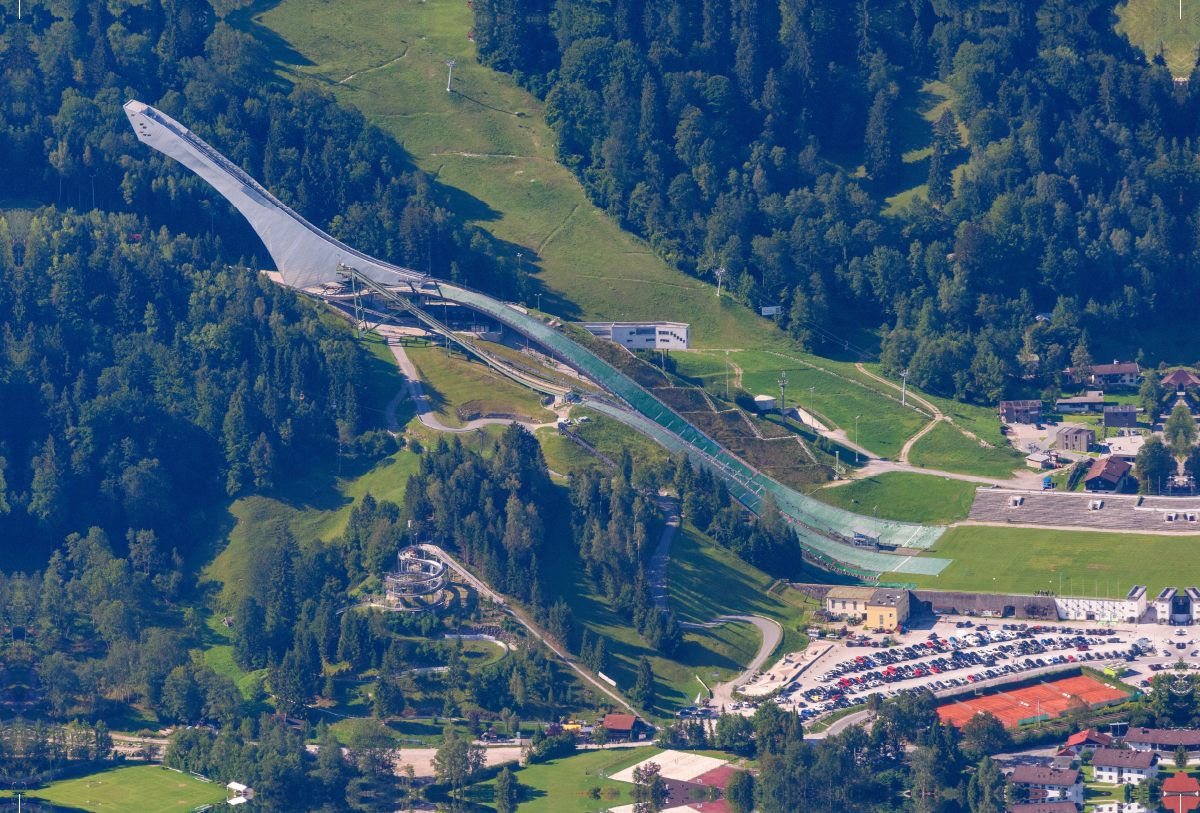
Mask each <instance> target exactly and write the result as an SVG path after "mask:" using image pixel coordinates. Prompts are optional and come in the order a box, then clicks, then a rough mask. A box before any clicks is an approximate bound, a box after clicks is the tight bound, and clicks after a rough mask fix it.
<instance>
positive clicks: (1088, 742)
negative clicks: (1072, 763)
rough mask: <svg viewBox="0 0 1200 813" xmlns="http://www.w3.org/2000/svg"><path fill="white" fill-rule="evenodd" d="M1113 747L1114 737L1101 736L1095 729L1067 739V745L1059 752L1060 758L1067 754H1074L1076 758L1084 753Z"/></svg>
mask: <svg viewBox="0 0 1200 813" xmlns="http://www.w3.org/2000/svg"><path fill="white" fill-rule="evenodd" d="M1111 745H1112V737H1110V736H1108V735H1107V734H1101V733H1100V732H1099V731H1097V730H1096V729H1094V728H1086V729H1084V730H1083V731H1080V732H1079V733H1078V734H1072V735H1071V736H1070V737H1068V738H1067V744H1066V745H1064V746H1063V747H1062V750H1061V751H1059V752H1058V755H1059V756H1062V755H1064V754H1066V753H1068V752H1069V753H1072V754H1074V755H1075V756H1079V754H1080V753H1081V752H1083V751H1090V750H1093V749H1096V748H1108V747H1110V746H1111Z"/></svg>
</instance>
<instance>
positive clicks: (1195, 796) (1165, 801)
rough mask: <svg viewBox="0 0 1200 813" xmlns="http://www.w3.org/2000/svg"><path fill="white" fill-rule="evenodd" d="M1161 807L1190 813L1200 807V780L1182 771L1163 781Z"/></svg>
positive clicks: (1178, 812) (1175, 812) (1176, 811)
mask: <svg viewBox="0 0 1200 813" xmlns="http://www.w3.org/2000/svg"><path fill="white" fill-rule="evenodd" d="M1159 805H1160V807H1162V808H1164V809H1166V810H1171V811H1174V813H1190V811H1192V810H1195V809H1196V808H1197V807H1200V782H1197V781H1196V778H1195V777H1192V776H1188V775H1187V774H1185V773H1183V772H1182V771H1181V772H1179V773H1177V774H1175V775H1174V776H1171V777H1168V778H1167V779H1165V780H1164V781H1163V786H1162V801H1161V802H1159Z"/></svg>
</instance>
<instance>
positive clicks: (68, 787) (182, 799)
mask: <svg viewBox="0 0 1200 813" xmlns="http://www.w3.org/2000/svg"><path fill="white" fill-rule="evenodd" d="M13 796H14V794H12V793H11V792H10V791H7V790H6V791H0V798H11V797H13ZM22 796H23V797H24V799H25V801H26V802H42V803H43V804H51V805H55V806H60V807H65V808H69V809H71V810H88V811H96V813H104V811H110V810H117V811H120V813H167V811H171V813H179V812H180V811H189V810H193V809H195V808H197V807H199V806H200V805H204V804H213V805H219V804H223V803H224V801H225V799H226V798H228V797H229V792H228V791H227V790H226V789H225V785H224V784H223V783H221V782H201V781H200V780H198V779H196V778H195V777H193V776H191V775H189V774H185V773H177V772H176V771H172V770H169V769H167V768H164V767H162V766H160V765H137V766H132V767H127V768H114V769H112V770H107V771H99V772H97V773H93V774H88V775H87V776H80V777H77V778H75V779H64V780H62V781H60V782H50V783H49V784H47V785H46V786H45V787H42V788H38V789H37V790H35V791H33V792H32V793H23V794H22ZM13 809H14V810H15V809H16V807H15V806H14V808H13Z"/></svg>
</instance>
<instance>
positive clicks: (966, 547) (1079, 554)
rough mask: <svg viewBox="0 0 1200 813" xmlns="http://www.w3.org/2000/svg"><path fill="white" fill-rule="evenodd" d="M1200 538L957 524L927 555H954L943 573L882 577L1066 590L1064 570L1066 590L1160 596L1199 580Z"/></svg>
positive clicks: (968, 587)
mask: <svg viewBox="0 0 1200 813" xmlns="http://www.w3.org/2000/svg"><path fill="white" fill-rule="evenodd" d="M1197 542H1200V536H1166V535H1161V536H1159V535H1149V534H1122V533H1105V532H1098V531H1055V530H1034V529H1029V528H1020V529H1018V528H996V527H992V526H982V525H965V526H959V527H957V528H951V529H950V530H949V531H947V532H946V535H945V536H943V537H942V538H941V539H940V540H938V543H937V545H936V547H935V548H934V549H933V550H930V551H928V552H927V553H925V554H922V555H930V556H937V557H941V558H943V559H953V560H954V563H953V564H952V565H950V566H949V567H947V568H946V569H945V570H943V571H942V573H941V574H940V575H938V576H922V575H915V574H899V573H888V574H884V575H883V576H882V577H881V580H882V581H900V582H916V583H917V584H918V585H919V586H920V587H923V588H936V589H941V590H965V591H977V592H986V593H990V592H992V591H993V590H995V591H997V592H1001V593H1032V592H1033V591H1034V590H1053V591H1054V592H1055V593H1059V577H1058V574H1059V573H1062V574H1063V578H1062V592H1061V593H1059V594H1060V595H1076V596H1080V595H1086V596H1097V595H1099V596H1105V595H1109V596H1117V595H1124V594H1125V593H1126V592H1128V591H1129V588H1130V587H1132V586H1133V585H1135V584H1144V585H1146V586H1147V588H1149V592H1150V595H1157V594H1158V593H1159V591H1161V590H1162V588H1164V587H1167V586H1176V585H1181V584H1194V583H1196V582H1197V581H1200V561H1198V560H1197V559H1196V557H1195V555H1194V554H1195V549H1196V544H1197ZM943 576H944V577H945V578H942V577H943ZM993 577H994V578H995V583H994V584H995V586H994V587H993V582H992V579H993Z"/></svg>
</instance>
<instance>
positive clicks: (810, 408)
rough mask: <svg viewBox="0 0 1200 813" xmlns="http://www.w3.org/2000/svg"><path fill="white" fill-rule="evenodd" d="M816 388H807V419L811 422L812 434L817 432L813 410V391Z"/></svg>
mask: <svg viewBox="0 0 1200 813" xmlns="http://www.w3.org/2000/svg"><path fill="white" fill-rule="evenodd" d="M816 389H817V388H816V387H809V388H808V420H809V422H810V423H811V424H812V430H813V434H814V435H815V434H817V416H816V414H815V413H814V412H813V393H814V392H815V391H816Z"/></svg>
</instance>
